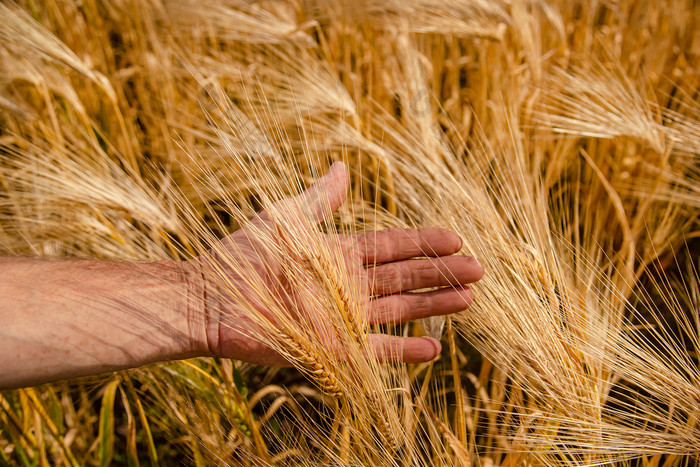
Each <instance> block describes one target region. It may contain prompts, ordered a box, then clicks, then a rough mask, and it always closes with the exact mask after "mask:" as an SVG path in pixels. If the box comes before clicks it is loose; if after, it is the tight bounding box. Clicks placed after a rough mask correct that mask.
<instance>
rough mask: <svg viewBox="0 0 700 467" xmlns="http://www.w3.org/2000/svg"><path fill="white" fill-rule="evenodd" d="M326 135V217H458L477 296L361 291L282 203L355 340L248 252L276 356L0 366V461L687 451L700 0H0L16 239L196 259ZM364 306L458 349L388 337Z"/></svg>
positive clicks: (318, 301)
mask: <svg viewBox="0 0 700 467" xmlns="http://www.w3.org/2000/svg"><path fill="white" fill-rule="evenodd" d="M339 160H340V161H344V162H345V164H346V165H347V166H348V167H349V171H350V190H349V193H348V201H347V202H346V203H345V204H344V205H343V206H342V207H341V208H340V209H339V210H338V211H337V212H336V213H335V215H334V216H333V218H332V219H331V220H329V221H327V222H324V223H323V224H322V225H321V230H322V231H324V232H326V233H332V234H347V233H357V232H365V231H372V230H375V229H384V228H396V227H445V228H449V229H452V230H454V231H455V232H456V233H457V234H458V235H459V236H460V237H461V238H462V241H463V244H462V249H461V251H460V253H461V254H465V255H471V256H475V257H477V258H479V260H480V261H481V262H482V264H483V265H484V269H485V271H486V273H485V275H484V277H483V279H482V280H481V281H479V282H478V283H476V284H474V285H473V290H474V295H475V300H474V303H473V304H472V306H471V307H470V308H469V310H468V311H465V312H462V313H458V314H455V315H450V316H448V317H433V318H429V319H425V320H422V321H416V322H412V323H405V324H395V325H376V324H371V325H370V324H368V323H367V322H363V318H362V316H363V315H362V313H360V312H358V313H355V314H353V313H354V311H353V310H355V308H358V307H361V304H358V303H359V301H358V294H359V293H360V292H359V291H358V288H357V284H354V283H353V281H352V280H351V277H350V276H349V274H348V272H347V270H346V269H345V268H344V265H343V261H342V254H341V253H340V252H339V251H338V248H336V246H334V245H333V244H332V243H331V244H322V243H320V242H319V241H318V238H319V237H318V235H317V233H318V231H317V229H316V227H315V226H312V225H300V223H299V220H298V219H294V218H288V217H285V215H284V213H278V214H276V215H275V219H276V222H278V225H279V226H280V229H281V230H280V232H284V235H285V236H286V237H285V238H286V240H285V242H284V243H285V245H286V246H287V247H288V251H287V252H286V253H285V254H284V256H285V258H286V259H285V260H284V261H285V265H286V266H285V267H286V268H287V272H288V274H289V275H290V277H293V278H294V280H296V281H298V284H299V287H302V284H304V283H306V282H305V281H311V282H314V283H317V285H318V288H317V290H321V291H322V292H323V293H318V294H315V295H309V296H307V297H305V299H306V300H308V301H309V303H312V304H313V306H314V307H316V308H317V309H318V310H321V311H323V312H324V313H328V316H330V318H329V319H330V320H331V321H332V323H333V326H334V329H336V330H337V336H336V337H335V338H337V339H338V340H339V341H340V343H341V344H342V345H343V347H344V348H347V349H348V350H347V354H346V355H343V356H339V355H338V354H337V353H334V352H332V351H329V350H328V349H326V348H325V347H324V345H323V344H324V340H323V338H322V337H320V336H319V335H318V332H316V330H315V329H314V328H313V326H309V325H306V326H305V325H303V323H299V322H294V321H293V320H290V319H288V317H285V316H283V314H282V312H281V311H278V309H279V306H278V304H276V303H275V301H274V300H273V298H271V297H270V296H269V293H268V292H267V291H266V290H265V289H264V288H263V287H262V286H261V285H260V284H258V283H257V282H256V278H255V277H253V276H251V277H250V278H249V280H250V283H251V287H254V288H255V290H256V291H257V292H256V293H258V294H259V300H260V301H261V302H262V303H266V304H267V305H268V307H269V310H271V311H270V312H271V313H273V314H274V313H277V315H276V317H277V319H276V320H275V321H274V323H273V322H272V321H269V320H265V319H263V318H261V317H260V316H257V315H256V312H255V310H254V309H253V308H251V309H250V316H251V318H250V319H251V320H254V321H255V322H256V323H259V326H257V327H256V328H255V331H254V336H253V337H254V338H255V339H258V340H260V341H261V342H264V343H265V344H266V345H269V346H270V347H273V348H275V349H277V350H279V351H280V353H283V354H284V355H286V356H287V357H288V358H289V360H290V361H291V363H292V364H293V365H294V367H293V368H267V367H261V366H255V365H252V364H248V363H244V362H239V361H233V360H228V359H218V358H199V359H192V360H185V361H178V362H169V363H162V364H156V365H151V366H147V367H143V368H139V369H134V370H128V371H121V372H117V373H114V374H107V375H100V376H94V377H88V378H81V379H75V380H70V381H66V382H61V383H55V384H51V385H44V386H40V387H35V388H24V389H18V390H7V391H2V392H0V465H10V466H15V465H21V466H35V465H41V466H44V465H68V466H82V465H100V466H107V465H129V466H138V465H196V466H204V465H251V466H252V465H255V466H258V465H309V466H310V465H372V466H374V465H397V466H398V465H401V466H403V465H409V466H413V465H416V466H419V465H425V466H433V465H450V466H451V465H463V466H483V467H490V466H516V465H517V466H519V465H527V466H537V465H546V466H555V465H566V466H573V465H576V466H579V465H601V464H606V465H607V464H612V465H620V466H627V465H630V466H631V465H635V466H636V465H639V466H645V467H647V466H648V467H657V466H659V467H660V466H664V467H666V466H668V467H670V466H695V465H698V462H699V461H700V367H699V358H700V259H699V258H700V255H699V254H698V253H699V252H700V3H698V2H697V1H694V0H676V1H670V0H639V1H634V0H587V1H586V0H571V1H569V0H498V1H486V0H455V1H453V2H440V1H437V0H386V1H384V2H368V1H365V0H348V1H336V0H328V1H323V0H298V1H295V0H261V1H254V0H201V1H195V0H113V1H101V0H81V1H75V0H26V1H25V0H19V1H16V2H12V1H7V2H1V3H0V252H1V253H2V255H3V256H33V257H43V258H101V259H109V260H117V261H156V260H161V259H175V260H189V259H191V258H193V257H195V256H197V255H203V254H206V252H207V251H210V250H209V249H210V248H211V247H212V245H215V244H216V242H217V239H220V238H222V237H223V236H225V235H226V234H228V233H230V232H233V231H235V230H237V229H239V228H241V227H244V226H246V225H248V224H247V223H248V220H249V219H251V218H252V217H253V216H254V215H255V213H256V212H259V211H260V210H261V209H264V208H270V207H273V206H275V204H274V203H275V202H276V201H278V200H280V199H283V198H285V197H288V196H290V195H294V194H297V193H299V192H300V191H301V190H303V189H304V188H305V187H306V186H308V185H309V184H310V183H311V182H312V181H313V180H314V179H316V178H317V177H318V176H320V175H321V174H323V173H324V172H326V170H327V169H328V167H329V166H330V165H331V163H332V162H333V161H339ZM302 224H303V223H302ZM259 235H261V236H263V237H264V236H265V235H269V233H266V232H259ZM287 237H288V238H287ZM290 252H291V253H290ZM280 255H282V253H280ZM220 260H221V261H222V263H224V264H228V265H231V266H241V265H240V264H237V263H236V262H235V261H236V260H235V258H227V257H224V258H220ZM214 279H215V280H216V281H217V284H218V287H219V288H220V289H221V290H225V291H227V292H226V293H227V294H229V295H235V293H236V291H235V290H232V286H231V284H229V283H228V282H227V279H226V277H225V275H218V276H217V277H215V278H214ZM307 324H308V323H307ZM1 328H2V323H0V332H1ZM367 329H372V330H374V331H382V332H387V333H391V334H395V335H402V336H420V335H430V336H433V337H436V338H439V339H441V341H442V344H443V346H442V349H443V350H442V353H441V355H440V356H439V357H438V358H437V359H436V360H435V361H433V362H430V363H423V364H393V365H391V364H382V363H380V361H379V359H378V358H377V356H376V355H373V354H372V353H371V352H367V351H366V345H367V343H366V335H365V334H366V330H367ZM251 332H253V331H251Z"/></svg>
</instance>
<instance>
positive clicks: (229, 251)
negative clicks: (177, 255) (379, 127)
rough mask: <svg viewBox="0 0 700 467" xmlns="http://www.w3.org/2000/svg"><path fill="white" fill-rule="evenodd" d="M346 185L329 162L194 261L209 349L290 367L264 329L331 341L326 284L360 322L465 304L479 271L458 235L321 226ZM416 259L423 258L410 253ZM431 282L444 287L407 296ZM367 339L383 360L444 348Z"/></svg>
mask: <svg viewBox="0 0 700 467" xmlns="http://www.w3.org/2000/svg"><path fill="white" fill-rule="evenodd" d="M348 184H349V175H348V171H347V168H346V167H345V165H344V164H342V163H335V164H333V166H332V167H331V168H330V170H329V172H328V173H327V174H326V175H324V176H323V177H321V178H320V179H318V180H317V181H316V182H315V183H314V184H313V185H312V186H311V187H310V188H309V189H308V190H306V191H305V192H304V193H302V194H300V195H298V196H296V197H293V198H288V199H285V200H282V201H280V202H278V203H275V205H273V206H272V207H271V208H270V209H268V210H266V211H264V212H263V213H261V214H260V215H259V216H258V217H256V218H255V219H254V220H252V221H251V222H250V223H249V224H248V225H246V226H244V227H243V228H241V229H239V230H238V231H236V232H234V233H233V234H231V235H229V236H227V237H226V238H224V239H223V240H222V241H221V243H220V244H219V245H217V246H216V247H214V248H213V249H212V250H211V251H210V252H209V254H207V255H202V256H201V257H200V258H199V259H198V260H197V261H196V262H193V263H191V265H192V266H194V268H191V269H190V273H191V274H192V275H191V277H195V275H196V274H202V277H204V287H194V290H195V291H196V293H197V294H199V295H200V296H201V299H200V300H197V303H200V304H201V305H200V306H199V307H198V308H197V309H195V310H194V311H191V312H190V313H194V314H196V315H199V316H198V317H195V319H192V322H199V323H203V324H204V325H203V326H200V327H199V329H198V331H197V332H196V334H197V337H196V339H197V340H198V346H199V348H200V349H202V352H203V353H206V354H209V355H213V356H219V357H227V358H235V359H238V360H244V361H247V362H251V363H256V364H261V365H270V366H281V365H289V364H290V363H289V362H288V361H287V359H285V357H283V355H282V354H280V353H279V352H278V351H276V350H274V349H273V348H272V347H270V346H269V345H267V344H266V343H265V339H264V338H261V336H264V335H265V333H266V332H267V333H268V334H269V332H270V331H269V329H268V331H265V330H264V329H262V328H265V327H266V325H269V326H267V327H268V328H269V327H270V326H271V327H273V328H274V327H281V328H284V322H287V323H289V320H291V321H296V324H297V325H302V326H303V327H304V328H305V329H308V328H309V327H310V326H311V327H313V328H315V329H316V330H318V332H319V333H320V334H324V335H325V337H322V338H321V339H320V340H321V341H322V342H323V343H324V344H325V345H327V346H329V347H332V346H333V345H335V344H334V343H333V341H334V338H333V330H332V329H329V328H330V327H331V325H330V323H331V322H332V321H333V319H331V318H334V317H332V316H329V315H328V314H327V313H333V312H335V313H339V311H338V310H337V309H336V310H332V309H331V310H330V311H328V307H322V306H320V305H319V303H321V302H320V301H316V299H315V297H317V296H320V295H321V294H322V290H320V289H321V288H323V284H325V285H326V286H328V285H329V281H330V288H331V289H333V288H339V289H340V290H341V292H340V293H339V295H337V294H336V295H337V296H336V300H340V302H339V307H338V308H341V309H343V308H348V307H349V308H356V309H357V310H359V313H360V316H358V317H356V318H358V321H360V323H361V324H360V327H364V324H375V323H399V322H405V321H409V320H413V319H418V318H424V317H429V316H435V315H443V314H449V313H456V312H459V311H463V310H465V309H466V308H467V307H468V305H469V303H470V302H471V301H472V299H473V293H472V291H471V289H470V288H468V287H466V286H465V284H468V283H471V282H474V281H477V280H479V279H480V278H481V276H482V275H483V267H482V266H481V264H480V263H479V262H478V261H476V260H475V259H474V258H471V257H467V256H461V255H453V254H454V253H456V252H457V251H458V250H459V249H460V248H461V240H460V239H459V237H458V236H457V235H456V234H455V233H453V232H451V231H448V230H444V229H437V228H426V229H389V230H380V231H376V232H368V233H357V234H352V235H343V234H324V233H321V232H319V231H318V230H317V229H316V228H315V226H316V225H317V224H318V223H319V222H321V221H322V220H324V219H328V218H329V217H330V216H331V215H332V213H333V212H334V211H335V210H336V209H338V208H339V207H340V206H341V205H342V204H343V202H344V201H345V199H346V194H347V189H348ZM285 220H286V222H285ZM280 224H286V227H280ZM299 226H301V227H299ZM304 226H310V228H304ZM299 232H302V233H301V236H300V235H298V234H299ZM295 234H297V235H295ZM329 251H330V252H334V254H332V255H330V258H331V259H330V260H328V259H327V260H326V261H329V263H328V264H325V265H324V264H321V266H319V261H323V259H322V258H324V257H326V258H327V257H328V256H329V255H328V252H329ZM323 252H326V253H325V254H324V253H323ZM416 257H423V258H420V259H412V258H416ZM305 262H306V263H310V262H311V263H314V264H316V270H317V272H318V271H319V270H320V274H319V273H317V274H315V275H314V274H313V273H309V274H306V276H307V277H304V274H305V273H308V272H309V271H311V270H313V269H314V268H313V267H306V268H304V267H299V265H300V264H301V265H303V264H304V263H305ZM331 263H332V264H331ZM332 270H340V271H341V273H342V274H340V276H342V278H337V279H334V278H335V277H337V276H336V275H334V273H333V272H332ZM195 271H196V272H195ZM300 276H302V277H301V278H300ZM329 277H330V278H331V279H329ZM334 281H335V282H338V281H340V282H342V284H335V282H334ZM190 282H192V283H193V284H196V283H197V281H195V280H191V281H190ZM319 283H320V284H321V286H319ZM334 284H335V285H334ZM435 287H444V288H440V289H437V290H433V291H428V292H411V291H413V290H418V289H426V288H435ZM342 290H351V291H352V293H349V292H348V293H343V292H342ZM348 302H352V303H353V305H348ZM346 305H348V306H346ZM282 315H283V316H282ZM202 316H203V317H204V318H205V319H201V317H202ZM335 318H337V317H335ZM285 320H286V321H285ZM280 332H284V331H282V330H280ZM360 332H362V330H361V331H360ZM366 339H367V340H366V344H367V345H369V346H370V348H372V349H373V350H374V352H375V353H376V355H377V356H378V357H379V358H380V360H382V361H391V362H407V363H415V362H423V361H429V360H431V359H433V358H435V357H436V356H437V355H438V354H439V352H440V343H439V341H437V340H435V339H432V338H429V337H396V336H389V335H385V334H369V335H368V336H366ZM336 350H337V349H336Z"/></svg>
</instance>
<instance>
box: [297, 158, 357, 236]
mask: <svg viewBox="0 0 700 467" xmlns="http://www.w3.org/2000/svg"><path fill="white" fill-rule="evenodd" d="M349 183H350V175H349V173H348V168H347V166H346V165H345V164H344V163H343V162H340V161H338V162H334V163H333V165H331V167H330V169H328V172H326V174H325V175H323V176H322V177H321V178H319V179H318V180H316V181H315V182H314V183H313V184H312V185H311V186H310V187H309V188H307V189H306V191H304V192H303V193H302V194H300V195H299V196H297V197H296V198H295V199H294V201H295V204H296V206H297V208H298V209H299V211H300V214H302V215H303V216H305V217H306V218H307V219H309V221H311V222H312V223H314V224H318V223H319V222H321V221H322V220H324V219H327V218H328V217H330V216H331V215H332V214H333V212H334V211H335V210H336V209H338V208H339V207H340V206H341V205H342V204H343V203H344V202H345V200H346V199H347V196H348V185H349Z"/></svg>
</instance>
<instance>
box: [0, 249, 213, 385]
mask: <svg viewBox="0 0 700 467" xmlns="http://www.w3.org/2000/svg"><path fill="white" fill-rule="evenodd" d="M183 266H184V263H174V262H168V261H163V262H158V263H117V262H107V261H93V260H66V261H47V260H37V259H26V258H1V259H0V388H8V387H20V386H28V385H36V384H41V383H44V382H49V381H55V380H60V379H66V378H71V377H75V376H81V375H88V374H97V373H101V372H106V371H114V370H118V369H124V368H131V367H136V366H139V365H143V364H147V363H152V362H156V361H164V360H173V359H179V358H187V357H192V356H195V355H199V354H202V353H204V346H203V345H202V344H201V343H202V342H203V341H204V340H205V338H202V337H201V334H202V332H203V329H204V323H202V322H201V320H202V318H201V317H200V315H199V314H198V311H199V310H200V308H199V307H200V306H201V304H200V303H198V301H199V300H200V297H199V295H198V294H197V293H196V290H197V284H196V283H193V282H192V280H193V276H190V275H187V274H185V273H184V271H185V270H184V268H183ZM188 277H189V280H188ZM200 330H201V332H200Z"/></svg>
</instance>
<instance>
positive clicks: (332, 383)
mask: <svg viewBox="0 0 700 467" xmlns="http://www.w3.org/2000/svg"><path fill="white" fill-rule="evenodd" d="M279 338H280V341H281V342H282V343H283V344H284V345H285V346H288V348H289V349H290V353H291V354H292V357H293V358H294V359H295V360H298V361H300V362H301V363H302V365H303V366H304V367H305V369H306V371H307V372H308V374H310V375H311V377H312V378H313V379H314V381H316V382H317V383H318V384H319V386H321V389H323V392H324V393H326V394H328V395H329V396H331V397H342V395H343V393H342V391H341V389H340V385H339V384H338V380H337V379H336V377H335V376H334V375H333V373H332V372H331V371H330V370H328V368H327V367H326V366H325V365H324V364H323V363H321V362H322V360H321V359H320V358H319V357H318V356H317V355H315V353H314V352H313V350H311V348H309V347H308V346H306V345H304V344H303V343H301V342H300V341H299V340H297V339H294V338H293V337H290V336H288V335H287V334H280V335H279Z"/></svg>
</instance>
